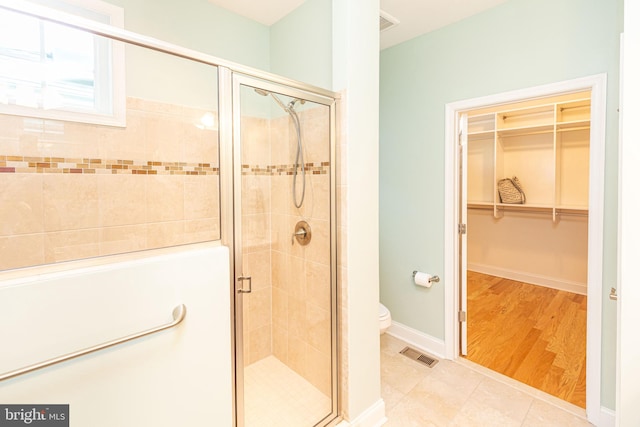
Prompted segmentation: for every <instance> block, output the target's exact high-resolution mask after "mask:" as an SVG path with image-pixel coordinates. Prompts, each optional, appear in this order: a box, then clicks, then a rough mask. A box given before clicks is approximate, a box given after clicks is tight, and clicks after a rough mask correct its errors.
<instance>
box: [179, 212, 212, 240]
mask: <svg viewBox="0 0 640 427" xmlns="http://www.w3.org/2000/svg"><path fill="white" fill-rule="evenodd" d="M219 238H220V219H219V218H211V219H209V218H207V219H196V220H192V221H184V242H185V243H197V242H208V241H210V240H217V239H219Z"/></svg>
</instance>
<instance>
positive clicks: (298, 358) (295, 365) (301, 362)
mask: <svg viewBox="0 0 640 427" xmlns="http://www.w3.org/2000/svg"><path fill="white" fill-rule="evenodd" d="M306 345H307V344H305V342H304V341H302V340H301V339H299V338H297V337H295V336H293V335H291V334H289V337H288V348H287V350H288V357H287V366H288V367H289V368H291V369H293V370H294V371H296V372H297V373H298V374H299V375H302V376H304V375H305V371H306V369H307V349H306Z"/></svg>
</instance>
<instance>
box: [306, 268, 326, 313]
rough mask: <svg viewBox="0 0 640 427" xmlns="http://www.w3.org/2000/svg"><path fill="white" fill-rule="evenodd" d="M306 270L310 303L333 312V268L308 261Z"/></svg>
mask: <svg viewBox="0 0 640 427" xmlns="http://www.w3.org/2000/svg"><path fill="white" fill-rule="evenodd" d="M304 269H305V276H306V278H305V284H306V288H307V290H306V295H307V298H308V301H309V303H311V304H313V305H315V306H316V307H319V308H322V309H323V310H331V266H329V265H325V264H318V263H316V262H311V261H306V262H305V267H304Z"/></svg>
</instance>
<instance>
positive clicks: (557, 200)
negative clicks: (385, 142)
mask: <svg viewBox="0 0 640 427" xmlns="http://www.w3.org/2000/svg"><path fill="white" fill-rule="evenodd" d="M603 81H604V76H595V77H593V78H587V79H580V80H576V81H570V82H563V83H559V84H555V85H550V86H546V87H538V88H532V89H527V90H523V91H517V92H511V93H507V94H501V95H496V96H492V97H487V98H482V99H475V100H469V101H462V102H460V103H456V104H449V105H448V106H447V113H448V118H449V119H451V120H448V126H450V124H451V123H449V122H450V121H451V122H452V123H453V125H454V129H455V133H453V135H451V134H452V132H451V130H450V129H449V132H448V134H449V135H450V136H451V138H450V139H448V141H449V143H450V144H451V145H452V146H453V147H454V148H455V154H454V155H453V156H451V157H452V158H451V159H450V160H451V161H450V162H448V166H449V163H450V164H451V165H452V166H453V167H452V170H453V171H455V172H452V174H451V175H452V176H453V179H452V180H451V181H453V182H452V183H451V184H452V186H453V188H452V190H453V194H455V197H454V199H455V200H453V201H452V202H451V205H452V206H449V207H448V209H451V211H452V212H451V216H450V217H453V218H455V221H454V224H453V227H452V229H453V230H452V231H453V233H452V234H453V238H452V242H451V241H450V242H448V243H450V244H451V249H453V251H452V252H453V254H454V256H453V262H451V263H448V266H450V267H451V268H452V271H451V272H452V273H453V276H454V277H455V278H456V285H455V286H452V288H454V289H453V292H452V294H453V295H451V294H450V295H448V297H449V298H451V304H452V306H453V307H452V308H453V310H451V311H450V314H452V315H451V317H450V319H449V320H450V322H451V323H452V325H448V326H449V327H450V332H451V333H450V334H447V339H451V338H453V341H454V342H453V343H451V345H450V347H452V349H453V350H452V352H451V356H452V358H457V357H463V358H466V359H467V360H469V361H471V362H474V363H476V364H479V365H481V366H484V367H486V368H489V369H491V370H493V371H495V372H498V373H500V374H503V375H506V376H508V377H511V378H513V379H515V380H517V381H520V382H522V383H524V384H527V385H530V386H533V387H535V388H537V389H539V390H541V391H544V392H546V393H549V394H551V395H554V396H556V397H559V398H561V399H563V400H566V401H568V402H570V403H572V404H574V405H577V406H580V407H583V408H586V409H587V412H588V414H587V415H588V416H589V410H590V409H596V408H598V407H599V404H600V384H599V382H600V325H601V308H600V303H601V296H600V294H601V290H602V283H601V281H602V279H601V271H602V266H601V264H602V262H601V254H602V227H603V226H602V210H603V200H602V193H603V184H604V178H603V177H604V173H603V171H604V162H603V157H604V156H603V152H604V138H603V135H604V105H603V104H604V101H603V100H604V84H603ZM514 177H517V180H515V179H514ZM505 178H509V179H510V181H507V182H506V184H508V185H509V186H510V187H511V188H510V190H511V193H512V194H513V195H515V196H516V197H514V198H513V199H509V196H508V194H507V192H506V191H502V192H501V191H499V188H498V187H499V181H501V180H503V179H505ZM513 181H515V185H513V184H514V182H513ZM448 183H449V182H448ZM506 190H507V191H508V190H509V188H507V189H506ZM519 190H523V192H524V194H521V192H520V191H519ZM449 237H450V236H449ZM587 337H588V338H587ZM587 343H588V344H587ZM592 407H593V408H592Z"/></svg>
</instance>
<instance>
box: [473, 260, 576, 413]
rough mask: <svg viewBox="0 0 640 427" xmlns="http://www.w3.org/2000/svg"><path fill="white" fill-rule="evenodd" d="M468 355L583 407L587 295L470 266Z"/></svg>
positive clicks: (505, 373) (487, 365)
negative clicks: (531, 282) (551, 287)
mask: <svg viewBox="0 0 640 427" xmlns="http://www.w3.org/2000/svg"><path fill="white" fill-rule="evenodd" d="M467 288H468V289H467V342H468V346H467V347H468V355H467V359H469V360H471V361H473V362H475V363H478V364H480V365H482V366H484V367H487V368H489V369H492V370H494V371H496V372H499V373H502V374H504V375H507V376H509V377H511V378H513V379H516V380H518V381H521V382H523V383H525V384H528V385H530V386H532V387H535V388H537V389H539V390H542V391H544V392H546V393H549V394H552V395H554V396H556V397H559V398H561V399H563V400H566V401H568V402H570V403H573V404H574V405H577V406H580V407H582V408H584V407H585V398H586V363H585V360H586V336H587V297H586V296H584V295H578V294H573V293H570V292H564V291H559V290H556V289H550V288H545V287H542V286H536V285H530V284H527V283H522V282H517V281H514V280H509V279H503V278H501V277H494V276H488V275H485V274H481V273H475V272H472V271H469V272H468V273H467Z"/></svg>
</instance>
